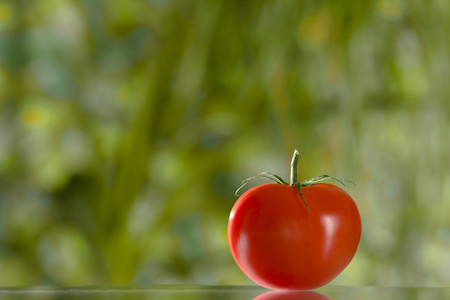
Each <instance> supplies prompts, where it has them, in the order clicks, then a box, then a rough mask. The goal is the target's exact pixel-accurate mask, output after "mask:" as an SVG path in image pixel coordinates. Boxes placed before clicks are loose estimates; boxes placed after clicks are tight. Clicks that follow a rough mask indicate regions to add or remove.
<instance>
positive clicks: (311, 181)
mask: <svg viewBox="0 0 450 300" xmlns="http://www.w3.org/2000/svg"><path fill="white" fill-rule="evenodd" d="M299 156H300V153H299V152H298V150H297V149H295V150H294V155H293V156H292V161H291V174H290V175H291V176H290V183H287V182H286V181H284V180H283V179H282V178H281V177H280V176H278V175H276V174H273V173H270V172H261V173H259V174H258V175H255V176H253V177H250V178H247V179H245V180H244V181H243V182H242V185H241V186H240V187H239V188H238V189H237V190H236V193H235V194H236V196H239V195H238V193H239V191H240V190H241V189H242V188H243V187H244V186H245V185H246V184H247V183H248V182H249V181H251V180H253V179H256V178H258V177H265V178H268V179H270V180H273V181H275V182H276V183H278V184H282V185H289V186H295V187H296V188H297V191H298V193H299V194H300V197H301V198H302V200H303V202H304V203H305V205H306V209H307V210H308V212H309V206H308V203H307V202H306V200H305V198H304V197H303V194H302V191H301V188H302V187H307V186H311V185H314V184H317V183H319V182H321V181H324V180H328V179H332V180H336V181H338V182H339V183H341V184H342V185H344V186H345V183H344V181H346V182H350V183H353V184H355V183H354V182H353V181H350V180H346V179H341V178H337V177H333V176H329V175H320V176H317V177H314V178H311V179H308V180H305V181H302V182H298V179H297V165H298V158H299ZM355 185H356V184H355Z"/></svg>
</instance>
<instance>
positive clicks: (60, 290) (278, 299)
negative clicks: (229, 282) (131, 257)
mask: <svg viewBox="0 0 450 300" xmlns="http://www.w3.org/2000/svg"><path fill="white" fill-rule="evenodd" d="M0 299H11V300H12V299H161V300H169V299H219V300H220V299H233V300H239V299H242V300H244V299H245V300H247V299H248V300H251V299H256V300H267V299H271V300H287V299H296V300H327V299H332V300H340V299H346V300H347V299H364V300H371V299H377V300H379V299H393V300H403V299H404V300H422V299H423V300H430V299H439V300H444V299H450V288H437V287H436V288H435V287H343V286H326V287H323V288H320V289H317V290H314V291H286V292H285V291H271V290H267V289H265V288H262V287H258V286H201V285H156V286H148V287H119V286H113V287H25V288H2V289H0Z"/></svg>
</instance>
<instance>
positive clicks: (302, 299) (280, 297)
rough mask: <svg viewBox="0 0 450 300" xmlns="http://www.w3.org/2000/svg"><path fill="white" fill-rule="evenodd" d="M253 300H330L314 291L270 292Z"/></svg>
mask: <svg viewBox="0 0 450 300" xmlns="http://www.w3.org/2000/svg"><path fill="white" fill-rule="evenodd" d="M253 300H331V299H330V298H328V297H327V296H325V295H323V294H321V293H318V292H315V291H270V292H267V293H264V294H262V295H259V296H258V297H256V298H254V299H253Z"/></svg>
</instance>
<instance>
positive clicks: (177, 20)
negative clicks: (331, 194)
mask: <svg viewBox="0 0 450 300" xmlns="http://www.w3.org/2000/svg"><path fill="white" fill-rule="evenodd" d="M449 12H450V2H448V1H446V0H431V1H416V0H413V1H405V0H395V1H391V0H378V1H374V0H368V1H349V0H340V1H338V0H335V1H332V0H328V1H313V0H303V1H293V0H292V1H289V0H286V1H225V0H223V1H181V0H179V1H178V0H173V1H171V0H135V1H119V0H108V1H100V0H40V1H37V0H34V1H16V0H11V1H8V0H6V1H5V0H0V285H2V286H20V285H43V284H62V285H90V284H141V285H147V284H165V283H183V284H252V282H251V281H250V280H249V279H247V278H246V277H245V275H243V273H242V272H241V271H240V270H239V268H238V267H237V266H236V264H235V263H234V261H233V259H232V257H231V254H230V253H229V250H228V244H227V239H226V228H227V220H228V214H229V212H230V210H231V207H232V206H233V204H234V202H235V201H236V199H237V198H236V197H235V195H234V192H235V190H236V189H237V188H238V187H239V186H240V183H241V181H242V180H243V179H245V178H248V177H251V176H253V175H255V174H257V173H259V172H262V171H269V172H273V173H277V174H279V175H280V176H282V177H283V178H285V179H287V178H288V172H289V161H290V157H291V155H292V153H293V151H294V149H295V148H297V149H299V150H300V154H301V157H300V166H299V169H300V174H299V179H300V180H304V179H308V178H311V177H314V176H317V175H320V174H330V175H333V176H338V177H343V178H347V179H349V180H352V181H354V182H356V183H357V185H356V187H353V186H348V187H346V188H345V189H346V190H347V191H348V193H349V194H350V195H352V197H353V198H354V199H355V201H356V202H357V204H358V206H359V208H360V211H361V216H362V220H363V236H362V240H361V244H360V248H359V250H358V252H357V254H356V257H355V258H354V260H353V262H352V263H351V264H350V265H349V267H348V268H347V269H346V270H345V271H344V272H343V273H342V274H341V275H340V276H339V277H338V278H337V279H336V280H335V281H334V282H333V284H341V285H421V286H423V285H430V286H439V285H448V283H449V282H450V256H449V255H448V253H449V249H450V218H449V217H448V212H449V211H450V173H449V167H450V148H449V146H448V138H449V137H450V119H449V113H450V101H449V98H450V85H449V84H448V83H447V80H448V79H449V78H450V59H449V57H450V56H449V53H450V35H449V34H448V32H449V30H450V15H449ZM263 182H265V181H264V179H261V180H260V182H255V183H254V184H259V183H263Z"/></svg>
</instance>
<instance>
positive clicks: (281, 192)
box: [228, 183, 361, 290]
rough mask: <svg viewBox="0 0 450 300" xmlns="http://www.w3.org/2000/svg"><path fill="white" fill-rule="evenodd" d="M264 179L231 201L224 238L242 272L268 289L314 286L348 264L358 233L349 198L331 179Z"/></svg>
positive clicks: (354, 209)
mask: <svg viewBox="0 0 450 300" xmlns="http://www.w3.org/2000/svg"><path fill="white" fill-rule="evenodd" d="M301 193H302V194H303V197H304V199H305V201H306V203H307V204H308V207H309V211H308V209H307V206H306V204H305V202H304V201H303V200H302V198H301V196H300V194H299V192H298V190H297V188H296V187H295V186H289V185H284V184H275V183H269V184H263V185H259V186H256V187H254V188H251V189H249V190H248V191H247V192H245V193H244V194H243V195H242V196H241V197H240V198H239V199H238V200H237V202H236V203H235V205H234V207H233V209H232V211H231V214H230V218H229V223H228V243H229V246H230V250H231V253H232V255H233V257H234V259H235V261H236V263H237V264H238V266H239V267H240V268H241V269H242V271H243V272H244V273H245V274H246V275H247V276H248V277H249V278H250V279H252V280H253V281H254V282H256V283H257V284H259V285H261V286H264V287H267V288H269V289H297V290H301V289H314V288H318V287H320V286H323V285H325V284H327V283H328V282H330V281H331V280H333V279H334V278H335V277H336V276H337V275H339V274H340V273H341V272H342V271H343V270H344V268H345V267H346V266H347V265H348V264H349V263H350V261H351V260H352V258H353V257H354V255H355V252H356V250H357V248H358V244H359V240H360V237H361V217H360V215H359V211H358V208H357V206H356V204H355V202H354V201H353V199H352V198H351V197H350V196H349V195H348V194H347V193H346V192H345V191H344V190H342V189H341V188H339V187H337V186H334V185H331V184H314V185H311V186H306V187H302V188H301Z"/></svg>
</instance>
